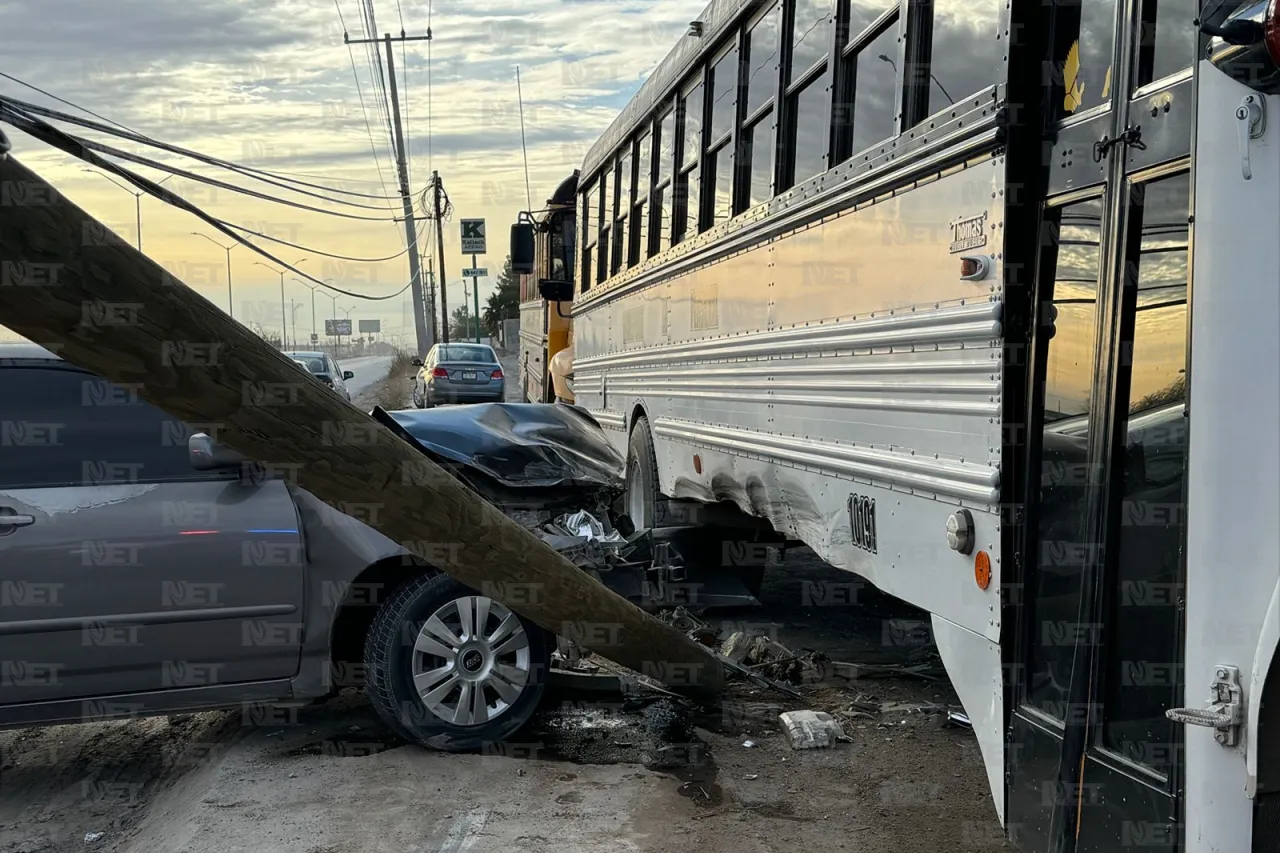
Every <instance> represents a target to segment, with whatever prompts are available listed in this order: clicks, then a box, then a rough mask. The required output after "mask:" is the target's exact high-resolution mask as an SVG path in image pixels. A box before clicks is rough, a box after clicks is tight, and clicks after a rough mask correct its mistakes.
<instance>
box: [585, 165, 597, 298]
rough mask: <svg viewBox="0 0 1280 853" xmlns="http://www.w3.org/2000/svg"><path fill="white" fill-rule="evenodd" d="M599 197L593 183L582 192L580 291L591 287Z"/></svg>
mask: <svg viewBox="0 0 1280 853" xmlns="http://www.w3.org/2000/svg"><path fill="white" fill-rule="evenodd" d="M599 205H600V202H599V197H598V193H597V191H596V187H595V185H594V184H593V185H592V186H590V187H589V188H588V189H587V191H586V193H584V194H583V202H582V220H581V221H582V292H583V293H586V292H587V291H588V290H590V289H591V276H592V274H593V273H594V272H595V267H593V266H592V265H591V259H592V257H593V253H592V249H594V248H595V245H596V239H597V236H598V234H597V231H596V225H597V223H598V222H599Z"/></svg>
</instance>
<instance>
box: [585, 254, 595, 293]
mask: <svg viewBox="0 0 1280 853" xmlns="http://www.w3.org/2000/svg"><path fill="white" fill-rule="evenodd" d="M592 256H593V252H592V250H591V249H590V248H587V249H584V250H583V251H582V292H583V293H586V292H587V291H588V290H590V289H591V273H592V272H593V271H594V270H595V267H593V266H591V259H592Z"/></svg>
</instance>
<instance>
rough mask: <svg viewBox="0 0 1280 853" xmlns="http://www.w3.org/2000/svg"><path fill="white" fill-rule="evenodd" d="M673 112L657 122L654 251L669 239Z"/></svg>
mask: <svg viewBox="0 0 1280 853" xmlns="http://www.w3.org/2000/svg"><path fill="white" fill-rule="evenodd" d="M675 133H676V114H675V110H669V111H668V112H667V114H666V115H665V116H663V117H662V120H661V121H660V122H658V145H657V148H658V162H657V166H656V173H657V178H656V180H655V182H654V189H653V201H652V205H653V210H654V213H655V215H656V219H655V221H654V229H655V230H656V231H657V234H656V235H655V239H654V240H653V241H652V242H653V244H655V245H656V247H657V248H656V251H659V252H661V251H662V250H663V249H665V248H666V247H667V244H666V243H665V241H666V240H669V239H670V238H671V176H672V174H673V173H674V170H675V156H676V154H675V152H676V145H675Z"/></svg>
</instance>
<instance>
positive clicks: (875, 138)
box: [846, 4, 898, 154]
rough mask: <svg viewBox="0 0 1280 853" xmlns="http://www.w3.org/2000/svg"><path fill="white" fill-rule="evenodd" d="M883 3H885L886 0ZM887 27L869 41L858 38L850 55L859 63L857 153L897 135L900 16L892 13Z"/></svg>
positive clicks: (855, 92) (855, 125)
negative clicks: (896, 93)
mask: <svg viewBox="0 0 1280 853" xmlns="http://www.w3.org/2000/svg"><path fill="white" fill-rule="evenodd" d="M882 5H883V4H882ZM881 26H882V27H884V29H883V30H882V31H881V32H880V33H879V34H878V35H874V36H873V37H871V38H870V40H869V41H868V40H867V39H866V38H860V39H859V40H858V41H857V42H855V43H854V44H853V45H852V47H853V50H854V52H853V54H852V55H851V56H849V57H848V59H846V61H847V62H853V63H856V64H855V68H856V71H855V74H854V88H853V115H852V117H851V118H852V121H853V142H852V145H851V146H850V148H849V150H848V152H846V153H851V154H857V153H858V152H860V151H864V150H866V149H867V148H870V147H871V146H872V145H875V144H876V143H877V142H882V141H884V140H886V139H889V138H890V137H892V136H893V135H894V132H895V131H896V130H897V124H896V120H897V115H898V107H897V103H896V101H895V99H894V92H895V91H896V86H897V79H898V69H897V59H896V58H895V57H896V56H897V55H898V47H897V41H898V18H897V16H896V15H894V16H891V17H890V18H889V20H888V21H887V22H886V23H885V24H882V25H881Z"/></svg>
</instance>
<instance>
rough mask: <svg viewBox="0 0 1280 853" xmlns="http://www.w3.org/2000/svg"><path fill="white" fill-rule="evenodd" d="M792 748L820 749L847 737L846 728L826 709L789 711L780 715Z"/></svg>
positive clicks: (783, 729) (779, 717)
mask: <svg viewBox="0 0 1280 853" xmlns="http://www.w3.org/2000/svg"><path fill="white" fill-rule="evenodd" d="M778 720H779V721H780V722H781V723H782V731H783V733H784V734H785V735H786V736H787V742H788V743H790V744H791V748H792V749H819V748H823V747H828V746H832V745H833V744H835V743H836V742H837V741H838V740H843V739H844V737H845V734H844V729H842V728H841V727H840V724H839V723H838V722H836V720H835V718H834V717H832V716H831V715H830V714H828V713H827V712H826V711H787V712H786V713H784V714H780V715H779V716H778Z"/></svg>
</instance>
